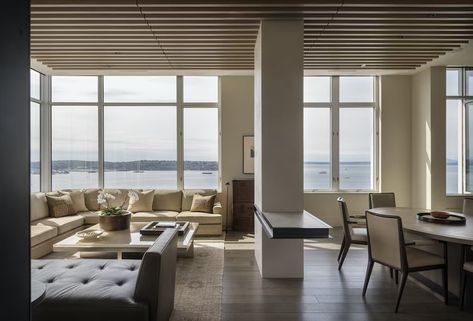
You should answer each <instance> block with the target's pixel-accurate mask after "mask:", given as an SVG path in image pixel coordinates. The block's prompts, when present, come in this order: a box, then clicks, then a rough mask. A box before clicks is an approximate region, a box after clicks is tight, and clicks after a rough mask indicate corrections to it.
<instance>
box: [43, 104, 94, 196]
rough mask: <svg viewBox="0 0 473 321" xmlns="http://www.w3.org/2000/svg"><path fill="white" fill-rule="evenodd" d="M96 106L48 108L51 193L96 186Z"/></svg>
mask: <svg viewBox="0 0 473 321" xmlns="http://www.w3.org/2000/svg"><path fill="white" fill-rule="evenodd" d="M97 115H98V113H97V107H96V106H53V107H52V166H51V174H52V189H53V190H59V189H65V188H88V187H97V186H98V128H97V127H98V126H97V124H98V120H97Z"/></svg>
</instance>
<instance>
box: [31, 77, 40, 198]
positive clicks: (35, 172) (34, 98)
mask: <svg viewBox="0 0 473 321" xmlns="http://www.w3.org/2000/svg"><path fill="white" fill-rule="evenodd" d="M30 76H31V81H30V88H31V95H30V96H31V98H30V99H31V103H30V126H31V129H30V137H31V139H30V190H31V192H38V191H40V190H41V176H40V173H41V158H40V145H41V142H40V128H41V126H40V110H41V85H40V83H41V81H40V80H41V74H40V73H38V72H37V71H35V70H31V71H30Z"/></svg>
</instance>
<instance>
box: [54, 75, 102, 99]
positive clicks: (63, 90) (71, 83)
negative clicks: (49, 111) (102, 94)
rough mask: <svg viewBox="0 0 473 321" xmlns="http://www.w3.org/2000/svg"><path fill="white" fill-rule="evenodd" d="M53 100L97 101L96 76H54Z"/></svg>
mask: <svg viewBox="0 0 473 321" xmlns="http://www.w3.org/2000/svg"><path fill="white" fill-rule="evenodd" d="M51 78H52V100H53V101H57V102H97V101H98V94H97V93H98V88H97V86H98V80H97V79H98V78H97V77H95V76H53V77H51Z"/></svg>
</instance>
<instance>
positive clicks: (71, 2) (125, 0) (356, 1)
mask: <svg viewBox="0 0 473 321" xmlns="http://www.w3.org/2000/svg"><path fill="white" fill-rule="evenodd" d="M139 4H140V5H141V6H143V7H146V8H148V7H154V8H165V7H171V8H173V7H186V6H188V7H195V8H202V7H204V8H208V7H211V8H212V7H215V5H218V6H220V7H263V6H265V7H266V6H272V7H276V6H278V7H291V6H294V5H298V6H301V7H327V6H340V1H339V0H317V1H307V0H291V1H287V0H286V1H284V0H256V1H254V0H207V1H192V0H187V1H186V0H160V1H159V2H158V1H156V0H139ZM343 4H344V7H362V8H364V7H405V6H410V7H446V8H455V7H461V6H465V5H470V4H471V1H469V0H452V1H448V0H415V1H412V0H368V1H367V0H345V1H344V2H343ZM134 5H135V2H134V1H129V0H111V1H102V2H101V3H97V1H96V0H81V1H80V2H79V1H77V0H32V7H33V8H34V7H48V6H53V7H78V6H83V7H91V6H109V7H133V6H134Z"/></svg>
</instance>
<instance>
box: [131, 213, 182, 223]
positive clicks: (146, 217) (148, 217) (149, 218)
mask: <svg viewBox="0 0 473 321" xmlns="http://www.w3.org/2000/svg"><path fill="white" fill-rule="evenodd" d="M178 214H179V212H174V211H154V212H138V213H134V214H133V215H132V216H131V221H132V222H153V221H175V220H176V217H177V215H178Z"/></svg>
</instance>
